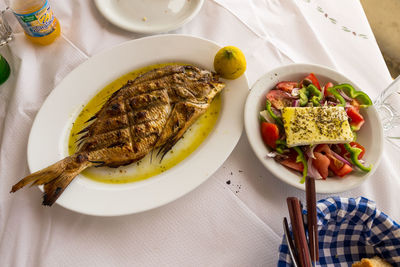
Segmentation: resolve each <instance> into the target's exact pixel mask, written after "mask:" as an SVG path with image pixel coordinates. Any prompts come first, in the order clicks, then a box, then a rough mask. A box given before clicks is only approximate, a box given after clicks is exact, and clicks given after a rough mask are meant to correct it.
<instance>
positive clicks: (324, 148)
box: [314, 144, 332, 155]
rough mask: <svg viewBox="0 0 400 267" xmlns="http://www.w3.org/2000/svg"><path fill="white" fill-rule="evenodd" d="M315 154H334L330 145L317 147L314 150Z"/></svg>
mask: <svg viewBox="0 0 400 267" xmlns="http://www.w3.org/2000/svg"><path fill="white" fill-rule="evenodd" d="M314 152H323V153H324V154H329V155H330V154H332V152H331V149H330V148H329V146H328V145H323V144H322V145H317V146H316V147H315V149H314Z"/></svg>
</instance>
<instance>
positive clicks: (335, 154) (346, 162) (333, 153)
mask: <svg viewBox="0 0 400 267" xmlns="http://www.w3.org/2000/svg"><path fill="white" fill-rule="evenodd" d="M331 152H332V155H333V156H334V157H335V158H337V159H338V160H340V161H341V162H343V163H345V164H348V165H350V166H351V167H353V164H351V163H350V162H349V161H348V160H346V159H345V158H343V157H342V156H340V155H339V154H338V153H336V152H335V151H333V150H331Z"/></svg>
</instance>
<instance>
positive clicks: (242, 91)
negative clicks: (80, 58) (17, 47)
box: [28, 35, 249, 216]
mask: <svg viewBox="0 0 400 267" xmlns="http://www.w3.org/2000/svg"><path fill="white" fill-rule="evenodd" d="M220 48H221V47H220V46H219V45H217V44H215V43H213V42H211V41H208V40H204V39H200V38H196V37H191V36H185V35H162V36H153V37H147V38H142V39H138V40H133V41H130V42H127V43H124V44H122V45H119V46H117V47H114V48H112V49H110V50H108V51H106V52H103V53H101V54H98V55H95V56H93V57H92V58H90V59H89V60H88V61H86V62H84V63H83V64H81V65H80V66H79V67H77V68H76V69H75V70H73V71H72V72H71V73H70V74H69V75H68V76H67V77H65V78H64V79H63V81H62V82H61V83H60V84H59V85H58V86H57V87H56V88H55V89H54V90H53V91H52V92H51V94H50V95H49V96H48V98H47V99H46V101H45V102H44V104H43V106H42V107H41V109H40V110H39V112H38V114H37V116H36V118H35V121H34V123H33V126H32V129H31V133H30V136H29V142H28V163H29V168H30V170H31V171H32V172H34V171H37V170H40V169H42V168H44V167H46V166H48V165H50V164H52V163H54V162H56V161H58V160H60V159H63V158H64V157H66V156H67V155H68V138H69V132H70V129H71V126H72V123H73V122H74V121H75V118H76V117H77V116H78V115H79V112H80V111H81V109H82V105H85V104H86V103H87V102H88V101H89V100H90V99H91V98H92V97H93V96H95V95H96V93H97V92H98V91H99V90H101V89H102V88H104V87H105V86H106V85H107V84H109V83H110V82H111V81H113V80H115V79H116V78H118V77H120V76H121V75H123V74H126V73H128V72H130V71H132V70H135V69H138V68H140V67H144V66H147V65H151V64H156V63H162V62H185V63H191V64H194V65H197V66H199V67H203V68H206V69H210V70H212V69H213V60H214V55H215V53H216V52H217V51H218V50H219V49H220ZM226 84H227V86H226V88H225V89H224V90H223V92H222V104H221V111H220V114H219V118H218V121H217V123H216V125H215V126H214V129H213V131H212V132H211V133H210V134H209V136H208V137H207V138H206V140H204V142H203V143H202V144H201V145H200V146H199V147H198V148H197V149H196V150H195V151H194V152H193V153H192V154H191V155H189V156H188V157H187V158H186V159H185V160H183V161H182V162H180V163H179V164H177V165H176V166H174V167H173V168H171V169H169V170H167V171H166V172H164V173H162V174H160V175H157V176H154V177H152V178H149V179H147V180H144V181H139V182H134V183H127V184H106V183H100V182H96V181H93V180H90V179H88V178H85V177H83V176H81V175H78V176H77V177H76V178H75V179H74V180H73V181H72V183H71V184H70V185H69V186H68V188H67V189H66V190H65V191H64V193H63V194H62V195H61V196H60V198H59V199H58V200H57V204H59V205H61V206H63V207H65V208H67V209H70V210H73V211H76V212H80V213H85V214H90V215H99V216H117V215H124V214H130V213H136V212H140V211H145V210H149V209H152V208H155V207H159V206H161V205H164V204H166V203H168V202H171V201H173V200H175V199H177V198H179V197H181V196H183V195H184V194H186V193H188V192H190V191H191V190H193V189H194V188H196V187H197V186H199V185H200V184H201V183H202V182H204V181H205V180H206V179H207V178H208V177H209V176H210V175H211V174H212V173H213V172H214V171H216V170H217V168H218V167H219V166H220V165H221V164H222V163H223V162H224V161H225V159H226V158H227V157H228V156H229V154H230V153H231V152H232V150H233V148H234V147H235V145H236V143H237V142H238V140H239V137H240V135H241V132H242V129H243V114H242V110H243V109H242V108H241V107H243V106H244V102H245V99H246V95H247V93H248V88H249V87H248V84H247V78H246V76H244V75H243V76H242V77H240V78H239V79H236V80H233V81H226ZM38 201H39V200H38Z"/></svg>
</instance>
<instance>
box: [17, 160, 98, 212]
mask: <svg viewBox="0 0 400 267" xmlns="http://www.w3.org/2000/svg"><path fill="white" fill-rule="evenodd" d="M90 165H91V162H89V161H88V159H87V156H86V155H84V154H75V155H72V156H69V157H66V158H65V159H62V160H60V161H58V162H56V163H54V164H53V165H50V166H49V167H47V168H45V169H43V170H40V171H37V172H34V173H32V174H30V175H28V176H26V177H25V178H23V179H22V180H20V181H19V182H18V183H16V184H15V185H14V186H13V187H12V189H11V192H10V193H14V192H16V191H18V190H19V189H21V188H22V187H24V186H26V185H28V184H30V185H31V186H35V185H44V194H43V203H42V204H43V205H46V206H51V205H53V204H54V202H55V201H56V200H57V199H58V197H59V196H60V195H61V193H62V192H64V190H65V188H66V187H67V186H68V185H69V184H70V183H71V181H72V180H73V179H74V178H75V177H76V176H77V175H78V174H79V173H80V172H82V171H83V170H84V169H86V168H87V167H89V166H90Z"/></svg>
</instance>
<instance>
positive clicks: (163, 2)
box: [95, 0, 204, 33]
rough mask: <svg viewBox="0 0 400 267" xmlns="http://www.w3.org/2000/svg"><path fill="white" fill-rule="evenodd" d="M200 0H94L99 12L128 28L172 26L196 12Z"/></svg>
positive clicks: (161, 29)
mask: <svg viewBox="0 0 400 267" xmlns="http://www.w3.org/2000/svg"><path fill="white" fill-rule="evenodd" d="M203 2H204V0H134V1H132V0H95V3H96V6H97V8H98V9H99V10H100V12H101V14H102V15H103V16H104V17H105V18H106V19H107V20H109V21H110V22H111V23H113V24H114V25H116V26H118V27H120V28H122V29H125V30H128V31H132V32H139V33H161V32H168V31H172V30H175V29H177V28H179V27H180V26H182V25H183V24H185V23H187V22H189V21H190V20H192V19H193V18H194V16H196V15H197V13H198V12H199V11H200V8H201V7H202V5H203Z"/></svg>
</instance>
